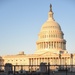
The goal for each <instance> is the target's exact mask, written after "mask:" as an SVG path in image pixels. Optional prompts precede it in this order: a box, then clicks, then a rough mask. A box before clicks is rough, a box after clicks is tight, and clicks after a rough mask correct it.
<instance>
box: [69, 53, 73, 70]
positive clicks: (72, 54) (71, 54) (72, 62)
mask: <svg viewBox="0 0 75 75" xmlns="http://www.w3.org/2000/svg"><path fill="white" fill-rule="evenodd" d="M70 64H71V71H72V70H73V54H71V62H70Z"/></svg>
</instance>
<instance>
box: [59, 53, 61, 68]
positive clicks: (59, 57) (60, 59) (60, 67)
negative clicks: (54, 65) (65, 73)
mask: <svg viewBox="0 0 75 75" xmlns="http://www.w3.org/2000/svg"><path fill="white" fill-rule="evenodd" d="M59 59H60V69H61V54H59Z"/></svg>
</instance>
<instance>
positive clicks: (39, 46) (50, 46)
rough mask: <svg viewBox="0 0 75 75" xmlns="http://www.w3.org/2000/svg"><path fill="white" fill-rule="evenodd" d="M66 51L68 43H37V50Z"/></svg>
mask: <svg viewBox="0 0 75 75" xmlns="http://www.w3.org/2000/svg"><path fill="white" fill-rule="evenodd" d="M45 48H48V49H59V48H61V49H63V50H65V49H66V43H64V42H39V43H37V49H38V50H39V49H45Z"/></svg>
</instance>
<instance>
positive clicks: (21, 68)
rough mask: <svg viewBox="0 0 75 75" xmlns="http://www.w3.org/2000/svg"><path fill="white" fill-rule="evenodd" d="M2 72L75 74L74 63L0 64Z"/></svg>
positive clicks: (43, 74)
mask: <svg viewBox="0 0 75 75" xmlns="http://www.w3.org/2000/svg"><path fill="white" fill-rule="evenodd" d="M2 73H8V75H10V73H13V75H41V74H42V75H75V65H50V64H48V65H45V64H40V65H12V66H6V67H5V65H0V75H3V74H2Z"/></svg>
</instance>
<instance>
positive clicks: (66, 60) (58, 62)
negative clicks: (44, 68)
mask: <svg viewBox="0 0 75 75" xmlns="http://www.w3.org/2000/svg"><path fill="white" fill-rule="evenodd" d="M41 62H44V63H47V64H48V63H50V65H71V58H70V57H64V58H63V57H62V58H61V59H60V58H59V57H56V58H55V57H51V58H29V65H40V63H41Z"/></svg>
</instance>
